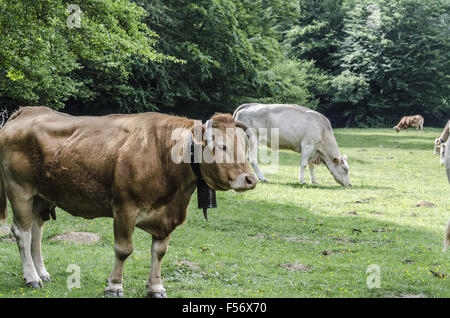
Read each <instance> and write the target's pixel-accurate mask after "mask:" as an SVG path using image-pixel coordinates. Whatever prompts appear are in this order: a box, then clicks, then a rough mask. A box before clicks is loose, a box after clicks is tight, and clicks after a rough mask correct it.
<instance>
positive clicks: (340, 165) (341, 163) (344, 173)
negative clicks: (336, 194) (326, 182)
mask: <svg viewBox="0 0 450 318" xmlns="http://www.w3.org/2000/svg"><path fill="white" fill-rule="evenodd" d="M327 167H328V169H329V170H330V172H331V174H332V175H333V177H334V180H336V182H337V183H339V184H341V185H343V186H351V185H352V183H351V182H350V173H349V171H348V163H347V156H346V155H343V156H339V157H334V158H333V159H332V162H331V163H328V164H327Z"/></svg>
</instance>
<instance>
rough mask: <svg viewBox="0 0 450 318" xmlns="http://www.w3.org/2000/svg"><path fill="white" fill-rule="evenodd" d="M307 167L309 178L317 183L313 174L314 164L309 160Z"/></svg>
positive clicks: (313, 182)
mask: <svg viewBox="0 0 450 318" xmlns="http://www.w3.org/2000/svg"><path fill="white" fill-rule="evenodd" d="M308 167H309V176H310V178H311V183H312V184H319V182H317V179H316V175H315V174H314V164H313V163H311V162H310V163H308Z"/></svg>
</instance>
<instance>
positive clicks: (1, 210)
mask: <svg viewBox="0 0 450 318" xmlns="http://www.w3.org/2000/svg"><path fill="white" fill-rule="evenodd" d="M7 217H8V200H7V199H6V192H5V187H4V184H3V177H2V176H1V173H0V223H4V222H5V220H6V218H7Z"/></svg>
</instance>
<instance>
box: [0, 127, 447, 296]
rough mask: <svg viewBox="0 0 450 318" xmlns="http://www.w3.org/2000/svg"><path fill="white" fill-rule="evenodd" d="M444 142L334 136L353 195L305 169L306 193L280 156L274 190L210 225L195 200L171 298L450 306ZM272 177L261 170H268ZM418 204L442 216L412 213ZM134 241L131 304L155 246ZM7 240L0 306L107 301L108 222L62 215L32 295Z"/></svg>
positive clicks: (173, 268)
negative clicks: (442, 301) (438, 300)
mask: <svg viewBox="0 0 450 318" xmlns="http://www.w3.org/2000/svg"><path fill="white" fill-rule="evenodd" d="M440 132H441V129H433V128H428V129H427V128H426V129H425V131H424V132H423V133H418V132H416V131H415V130H410V131H407V132H405V131H402V132H400V133H398V134H397V133H395V132H394V131H393V130H392V129H336V130H335V135H336V138H337V140H338V144H339V146H340V149H341V152H342V153H343V154H346V155H348V162H349V166H350V174H351V178H352V183H353V187H350V188H343V187H341V186H339V185H338V184H337V183H336V182H335V181H334V179H333V178H332V176H331V174H330V173H329V172H328V170H327V169H326V168H325V166H319V167H317V168H316V176H317V179H318V181H319V182H320V185H319V186H314V185H311V184H310V182H309V172H308V171H307V172H306V180H307V184H306V185H300V184H299V183H298V174H299V154H296V153H293V152H290V151H280V153H279V155H280V157H279V158H280V165H279V171H278V172H277V173H276V174H266V177H267V178H268V180H269V182H268V183H266V184H263V183H259V184H258V185H257V187H256V189H255V190H253V191H249V192H246V193H234V192H231V191H230V192H218V193H217V199H218V205H219V207H218V208H217V209H210V210H209V222H206V221H205V220H204V218H203V215H202V212H201V210H198V209H197V208H196V207H197V201H196V195H195V194H194V196H193V199H192V201H191V203H190V206H189V215H188V219H187V221H186V223H185V224H183V225H181V226H179V227H178V228H177V229H176V230H175V231H174V232H173V233H172V236H171V242H170V245H169V250H168V253H167V254H166V256H165V258H164V261H163V266H162V277H163V280H164V284H165V288H166V289H167V295H168V297H183V298H184V297H225V298H226V297H252V298H253V297H254V298H258V297H276V298H277V297H283V298H284V297H290V298H294V297H405V296H406V297H407V296H418V297H450V288H449V278H448V275H450V262H449V260H450V252H447V253H443V252H442V247H443V245H442V242H443V236H444V230H445V226H446V224H447V221H448V220H449V219H450V213H449V212H448V211H447V207H449V206H450V201H449V196H448V191H449V187H450V186H449V184H448V182H447V178H446V174H445V169H444V167H443V166H441V165H440V164H439V158H438V157H437V156H434V155H433V142H434V138H435V137H437V136H439V134H440ZM269 168H270V167H268V166H264V165H261V169H262V171H263V172H265V171H268V170H269ZM421 201H429V202H432V203H433V204H434V206H432V207H415V205H416V204H417V203H419V202H421ZM8 222H9V223H10V222H11V213H10V215H9V217H8ZM70 231H88V232H96V233H98V234H100V242H99V243H97V244H94V245H80V244H73V243H67V242H59V241H52V240H51V239H52V238H53V237H54V236H56V235H58V234H61V233H66V232H70ZM133 239H134V248H135V250H134V253H133V254H132V255H131V256H130V257H129V259H128V261H127V263H126V265H125V269H124V296H125V297H145V295H146V287H145V285H146V281H147V278H148V274H149V269H150V247H151V236H150V235H148V234H146V233H144V232H143V231H141V230H139V229H136V231H135V233H134V238H133ZM10 241H11V240H10V239H9V238H8V237H3V238H2V239H0V297H103V289H104V288H105V287H106V279H107V278H108V276H109V274H110V271H111V269H112V266H113V263H114V251H113V231H112V220H111V219H95V220H84V219H81V218H75V217H72V216H70V215H69V214H67V213H64V212H63V211H61V210H57V220H56V221H53V220H50V221H48V222H47V223H46V225H45V227H44V239H43V255H44V259H45V261H46V267H47V270H48V271H49V272H50V274H51V276H52V280H53V281H52V282H51V283H47V284H46V286H45V288H43V289H37V290H36V289H34V290H33V289H30V288H27V287H25V283H24V281H23V278H22V265H21V261H20V257H19V253H18V249H17V246H16V244H15V243H14V242H10ZM70 264H77V265H78V266H79V267H80V270H81V272H80V273H81V287H80V288H75V289H71V290H69V289H68V288H67V283H66V281H67V278H68V277H69V275H70V274H71V273H69V272H67V271H66V270H67V267H68V266H69V265H70ZM300 264H301V265H304V266H306V267H304V268H303V269H306V270H302V268H301V266H300ZM372 264H375V265H377V266H378V268H379V270H380V272H379V282H380V285H379V288H376V287H375V288H369V287H368V284H367V281H368V278H369V276H370V275H372V272H371V271H369V272H368V273H366V271H367V269H368V266H370V265H372ZM298 269H300V270H298ZM432 271H433V272H435V273H442V274H444V275H446V277H444V278H442V277H438V276H436V275H434V274H433V273H432ZM369 280H370V279H369Z"/></svg>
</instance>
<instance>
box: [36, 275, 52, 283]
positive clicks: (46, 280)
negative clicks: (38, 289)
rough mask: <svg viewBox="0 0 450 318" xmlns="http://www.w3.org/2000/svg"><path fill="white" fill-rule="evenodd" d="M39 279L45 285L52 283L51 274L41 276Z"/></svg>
mask: <svg viewBox="0 0 450 318" xmlns="http://www.w3.org/2000/svg"><path fill="white" fill-rule="evenodd" d="M39 277H40V278H41V280H42V281H43V282H44V283H50V282H51V281H52V280H51V278H50V274H49V273H45V274H42V276H41V275H39Z"/></svg>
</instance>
